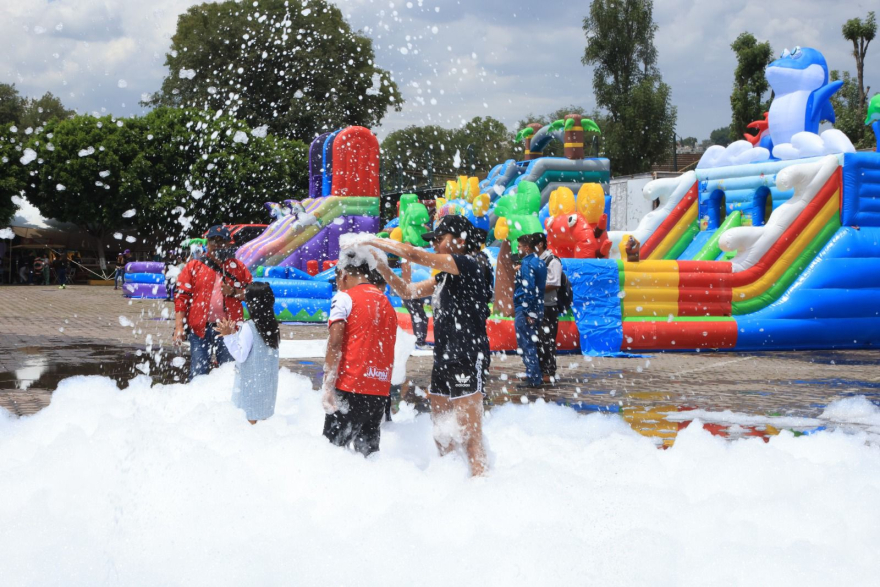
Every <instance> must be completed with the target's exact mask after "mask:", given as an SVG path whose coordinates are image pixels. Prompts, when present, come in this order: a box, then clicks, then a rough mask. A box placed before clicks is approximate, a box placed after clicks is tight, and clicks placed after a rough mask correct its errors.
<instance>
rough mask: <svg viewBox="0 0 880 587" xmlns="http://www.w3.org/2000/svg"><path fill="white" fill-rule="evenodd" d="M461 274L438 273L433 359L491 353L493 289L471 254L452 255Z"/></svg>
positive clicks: (434, 297)
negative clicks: (489, 325)
mask: <svg viewBox="0 0 880 587" xmlns="http://www.w3.org/2000/svg"><path fill="white" fill-rule="evenodd" d="M452 258H453V260H454V261H455V265H456V267H457V268H458V275H452V274H451V273H445V272H442V273H438V274H437V277H435V280H436V283H437V287H436V288H435V289H434V296H433V298H432V300H431V307H432V308H433V310H434V360H435V361H446V360H450V359H467V360H472V359H476V357H477V355H478V354H480V353H482V354H483V356H484V357H487V358H488V356H489V337H488V336H487V335H486V318H488V314H489V309H488V308H489V300H490V299H491V295H492V294H491V288H490V287H489V285H488V283H489V282H488V279H487V277H486V272H485V270H484V268H483V266H482V264H481V263H480V262H479V261H477V260H476V259H474V258H473V257H471V256H468V255H452Z"/></svg>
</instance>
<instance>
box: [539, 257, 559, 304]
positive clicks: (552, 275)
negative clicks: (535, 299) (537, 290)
mask: <svg viewBox="0 0 880 587" xmlns="http://www.w3.org/2000/svg"><path fill="white" fill-rule="evenodd" d="M541 260H542V261H544V264H545V265H546V266H547V286H551V285H555V286H556V287H561V286H562V262H561V261H560V260H559V259H558V258H556V255H554V254H553V253H551V252H550V251H549V250H547V251H544V252H543V253H542V254H541ZM556 301H557V296H556V290H555V289H551V290H545V291H544V305H545V306H555V305H556Z"/></svg>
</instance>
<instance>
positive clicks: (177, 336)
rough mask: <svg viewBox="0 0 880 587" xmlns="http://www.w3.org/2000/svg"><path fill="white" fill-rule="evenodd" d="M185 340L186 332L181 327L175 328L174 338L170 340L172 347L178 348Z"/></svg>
mask: <svg viewBox="0 0 880 587" xmlns="http://www.w3.org/2000/svg"><path fill="white" fill-rule="evenodd" d="M184 340H186V332H185V331H184V329H183V326H176V327H175V328H174V336H173V337H172V338H171V343H172V344H173V345H174V346H180V345H181V344H183V341H184Z"/></svg>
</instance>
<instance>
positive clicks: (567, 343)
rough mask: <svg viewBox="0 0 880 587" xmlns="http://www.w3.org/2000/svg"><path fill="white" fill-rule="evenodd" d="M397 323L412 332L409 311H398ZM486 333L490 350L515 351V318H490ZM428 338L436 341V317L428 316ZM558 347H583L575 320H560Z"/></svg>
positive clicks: (578, 348) (568, 349)
mask: <svg viewBox="0 0 880 587" xmlns="http://www.w3.org/2000/svg"><path fill="white" fill-rule="evenodd" d="M397 325H398V326H400V328H401V329H403V330H406V331H407V332H409V333H412V317H411V316H410V315H409V312H398V313H397ZM486 334H488V335H489V350H491V351H493V352H499V351H515V350H516V331H515V330H514V327H513V319H489V320H487V321H486ZM426 340H427V341H428V342H430V343H433V342H434V319H433V318H431V317H429V318H428V336H427V337H426ZM556 347H557V348H558V349H559V350H560V351H579V350H580V348H581V335H580V333H579V332H578V329H577V325H576V324H575V323H574V321H573V320H564V321H560V322H559V332H558V333H557V335H556Z"/></svg>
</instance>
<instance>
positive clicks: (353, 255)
mask: <svg viewBox="0 0 880 587" xmlns="http://www.w3.org/2000/svg"><path fill="white" fill-rule="evenodd" d="M374 240H377V239H376V235H374V234H371V233H369V232H352V233H348V234H343V235H341V236H340V237H339V247H340V251H339V263H338V265H339V266H340V267H342V268H345V267H347V266H357V265H363V264H364V263H366V264H367V265H369V266H370V269H375V268H376V266H377V264H378V263H379V261H380V259H381V260H382V261H383V262H384V260H385V258H386V257H385V253H383V252H382V251H380V250H379V249H377V248H376V247H371V246H370V245H368V244H366V243H367V242H370V241H374Z"/></svg>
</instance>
